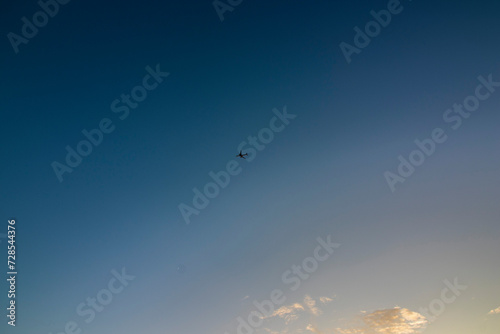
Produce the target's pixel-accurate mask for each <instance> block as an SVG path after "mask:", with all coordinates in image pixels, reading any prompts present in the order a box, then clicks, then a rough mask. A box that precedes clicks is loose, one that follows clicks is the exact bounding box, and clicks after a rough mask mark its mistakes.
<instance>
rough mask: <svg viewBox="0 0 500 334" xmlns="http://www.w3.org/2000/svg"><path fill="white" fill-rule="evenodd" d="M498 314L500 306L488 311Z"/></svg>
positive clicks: (491, 313) (490, 313)
mask: <svg viewBox="0 0 500 334" xmlns="http://www.w3.org/2000/svg"><path fill="white" fill-rule="evenodd" d="M493 314H500V306H499V307H497V308H496V309H494V310H491V311H489V312H488V315H493Z"/></svg>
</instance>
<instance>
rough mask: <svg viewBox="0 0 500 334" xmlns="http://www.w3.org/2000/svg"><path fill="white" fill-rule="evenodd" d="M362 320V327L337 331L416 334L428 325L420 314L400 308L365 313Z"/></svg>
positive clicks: (361, 333)
mask: <svg viewBox="0 0 500 334" xmlns="http://www.w3.org/2000/svg"><path fill="white" fill-rule="evenodd" d="M361 320H362V324H361V325H360V326H356V327H352V328H337V331H338V332H339V333H341V334H372V333H373V334H376V333H380V334H416V333H419V332H421V330H423V329H425V327H426V326H427V324H428V321H427V319H426V318H425V317H424V316H423V315H421V314H420V313H417V312H413V311H410V310H408V309H406V308H400V307H395V308H392V309H384V310H377V311H374V312H372V313H364V314H363V315H362V316H361Z"/></svg>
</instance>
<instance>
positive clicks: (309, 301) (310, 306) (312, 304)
mask: <svg viewBox="0 0 500 334" xmlns="http://www.w3.org/2000/svg"><path fill="white" fill-rule="evenodd" d="M304 304H306V306H307V308H308V309H309V312H311V313H312V314H313V315H315V316H318V315H320V314H322V313H323V312H322V311H321V310H320V309H319V308H318V307H316V301H315V300H314V299H312V298H311V296H308V295H306V296H305V297H304Z"/></svg>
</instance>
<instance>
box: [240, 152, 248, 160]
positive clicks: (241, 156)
mask: <svg viewBox="0 0 500 334" xmlns="http://www.w3.org/2000/svg"><path fill="white" fill-rule="evenodd" d="M247 155H248V153H245V154H243V153H242V152H241V151H240V154H238V155H237V157H240V158H243V159H246V158H245V156H247Z"/></svg>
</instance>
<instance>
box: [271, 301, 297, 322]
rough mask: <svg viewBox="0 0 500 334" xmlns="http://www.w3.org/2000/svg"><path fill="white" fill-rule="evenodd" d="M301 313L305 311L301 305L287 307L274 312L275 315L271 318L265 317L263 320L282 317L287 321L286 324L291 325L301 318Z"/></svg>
mask: <svg viewBox="0 0 500 334" xmlns="http://www.w3.org/2000/svg"><path fill="white" fill-rule="evenodd" d="M300 311H304V306H302V305H301V304H300V303H295V304H291V305H285V306H282V307H280V308H279V309H277V310H276V311H274V313H273V314H271V315H270V316H268V317H264V318H263V319H267V318H275V317H280V318H282V319H285V323H286V324H289V323H290V322H292V321H294V320H297V319H298V318H299V315H298V312H300Z"/></svg>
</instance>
